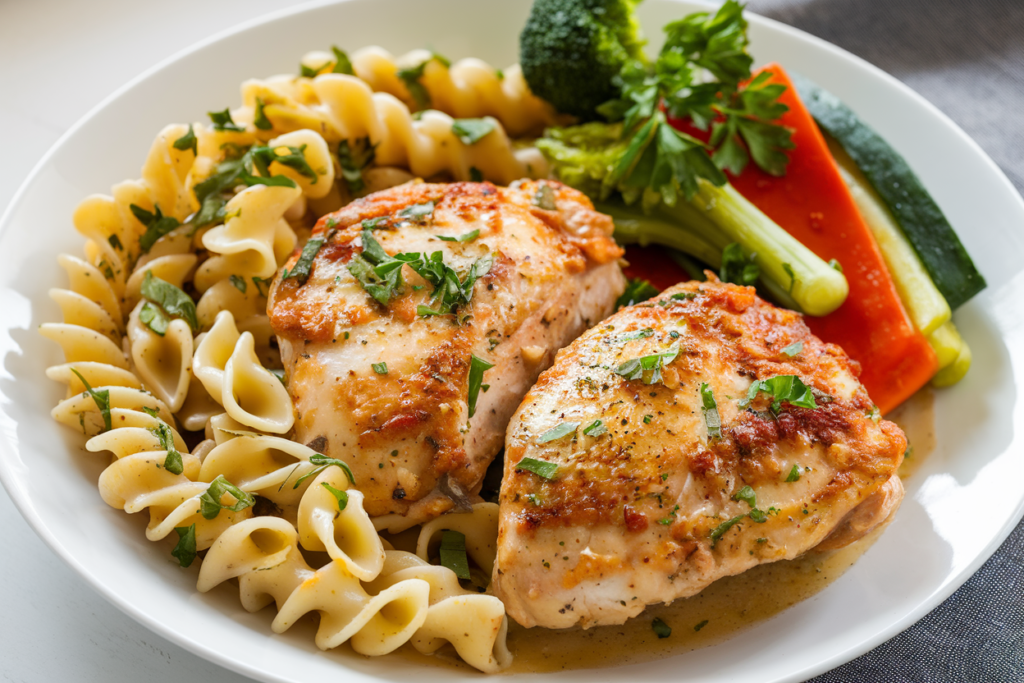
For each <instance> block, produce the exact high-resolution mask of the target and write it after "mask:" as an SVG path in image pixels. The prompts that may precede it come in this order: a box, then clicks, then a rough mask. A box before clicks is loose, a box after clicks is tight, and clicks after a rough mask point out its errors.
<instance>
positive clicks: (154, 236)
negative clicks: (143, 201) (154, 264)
mask: <svg viewBox="0 0 1024 683" xmlns="http://www.w3.org/2000/svg"><path fill="white" fill-rule="evenodd" d="M128 208H129V209H130V210H131V212H132V214H133V215H134V216H135V217H136V218H137V219H138V220H139V222H140V223H142V224H143V225H144V226H146V232H144V233H143V234H142V237H140V238H139V249H141V250H142V253H143V254H145V253H148V252H149V250H150V249H152V248H153V245H154V244H156V241H157V240H158V239H160V238H161V237H163V236H164V235H166V234H167V233H169V232H171V231H172V230H174V229H175V228H177V227H178V226H179V225H181V223H179V222H178V219H177V218H175V217H174V216H165V215H164V214H163V213H162V212H161V211H160V206H159V205H156V206H154V207H153V212H152V213H150V212H149V211H146V210H145V209H143V208H142V207H141V206H138V205H137V204H129V205H128Z"/></svg>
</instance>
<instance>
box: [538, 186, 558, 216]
mask: <svg viewBox="0 0 1024 683" xmlns="http://www.w3.org/2000/svg"><path fill="white" fill-rule="evenodd" d="M533 205H534V206H536V207H537V208H539V209H544V210H545V211H555V210H556V209H558V205H557V204H555V191H554V190H552V189H551V186H550V185H548V184H547V183H540V184H539V186H538V187H537V192H536V193H535V194H534V195H533Z"/></svg>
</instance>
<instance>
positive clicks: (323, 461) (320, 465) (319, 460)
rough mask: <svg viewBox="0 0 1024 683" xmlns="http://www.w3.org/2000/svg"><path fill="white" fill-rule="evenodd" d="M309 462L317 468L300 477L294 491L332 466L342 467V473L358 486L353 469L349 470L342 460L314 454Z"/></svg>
mask: <svg viewBox="0 0 1024 683" xmlns="http://www.w3.org/2000/svg"><path fill="white" fill-rule="evenodd" d="M309 462H311V463H312V464H314V465H317V468H316V469H315V470H312V471H311V472H307V473H306V474H304V475H302V476H301V477H299V479H298V481H296V482H295V485H294V486H292V488H293V489H297V488H299V486H301V485H302V482H304V481H306V480H307V479H309V478H310V477H315V476H317V475H318V474H320V473H321V472H323V471H324V470H326V469H327V468H328V467H331V466H332V465H333V466H334V467H340V468H341V471H342V472H344V473H345V476H346V477H348V480H349V482H350V483H351V484H352V485H353V486H355V485H356V478H355V477H354V476H353V475H352V470H351V468H349V466H348V465H347V464H345V463H344V462H343V461H341V460H336V459H335V458H328V457H327V456H326V455H324V454H322V453H314V454H313V455H311V456H309Z"/></svg>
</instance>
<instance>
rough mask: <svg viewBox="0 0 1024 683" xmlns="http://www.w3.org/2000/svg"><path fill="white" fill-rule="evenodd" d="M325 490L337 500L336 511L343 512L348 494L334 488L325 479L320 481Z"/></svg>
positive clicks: (346, 505) (346, 504)
mask: <svg viewBox="0 0 1024 683" xmlns="http://www.w3.org/2000/svg"><path fill="white" fill-rule="evenodd" d="M320 485H321V486H323V487H324V488H325V489H327V491H328V492H329V493H330V494H331V495H332V496H334V499H335V500H336V501H338V512H344V510H345V508H346V507H348V494H347V493H346V492H344V491H341V490H339V489H336V488H334V487H333V486H331V485H330V484H328V483H327V482H326V481H322V482H320Z"/></svg>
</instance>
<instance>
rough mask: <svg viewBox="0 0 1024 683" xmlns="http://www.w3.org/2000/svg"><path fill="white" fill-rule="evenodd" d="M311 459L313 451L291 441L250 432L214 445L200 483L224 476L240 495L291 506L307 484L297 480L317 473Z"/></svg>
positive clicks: (206, 461)
mask: <svg viewBox="0 0 1024 683" xmlns="http://www.w3.org/2000/svg"><path fill="white" fill-rule="evenodd" d="M312 455H316V451H314V450H313V449H311V448H309V447H308V446H303V445H302V444H300V443H296V442H294V441H291V440H290V439H283V438H281V437H279V436H267V435H264V434H256V433H253V432H250V433H248V434H247V435H245V436H240V437H237V438H232V439H230V440H227V441H225V442H223V443H221V444H218V445H216V446H215V447H214V448H213V449H212V450H211V451H210V452H209V453H208V454H207V456H206V458H205V459H204V460H203V466H202V469H201V470H200V472H199V480H200V481H207V482H209V481H213V480H214V479H216V478H217V477H218V476H221V475H223V476H224V477H225V478H227V479H228V481H230V482H232V483H233V484H235V485H236V486H238V487H239V488H240V489H242V490H243V491H247V492H249V493H255V494H259V495H260V496H263V497H264V498H267V499H269V500H271V501H273V502H274V503H275V504H277V505H291V504H294V503H297V502H298V500H299V498H300V497H301V496H302V494H303V493H304V492H305V491H306V489H307V488H308V487H309V482H308V480H306V481H304V482H302V484H299V480H300V479H302V477H303V476H305V475H306V474H309V473H310V472H312V471H313V470H314V469H316V466H315V465H313V464H312V463H310V462H309V458H310V456H312ZM297 485H298V486H297Z"/></svg>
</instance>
